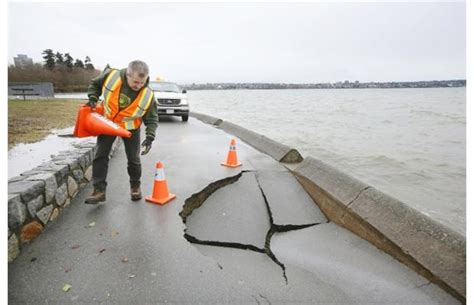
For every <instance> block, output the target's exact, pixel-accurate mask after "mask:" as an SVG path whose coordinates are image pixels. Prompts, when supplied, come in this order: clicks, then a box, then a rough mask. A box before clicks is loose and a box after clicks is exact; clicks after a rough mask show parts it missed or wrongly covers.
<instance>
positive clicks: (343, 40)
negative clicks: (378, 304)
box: [8, 2, 466, 83]
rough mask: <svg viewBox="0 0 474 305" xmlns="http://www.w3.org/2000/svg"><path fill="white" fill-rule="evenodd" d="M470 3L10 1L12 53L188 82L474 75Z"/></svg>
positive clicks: (11, 61)
mask: <svg viewBox="0 0 474 305" xmlns="http://www.w3.org/2000/svg"><path fill="white" fill-rule="evenodd" d="M465 10H466V4H465V3H464V2H444V3H443V2H441V3H439V2H438V3H426V2H425V3H300V4H291V3H234V4H225V3H176V4H174V3H140V4H131V3H123V2H122V3H97V4H96V3H91V2H88V3H24V2H16V3H12V2H10V3H9V4H8V62H9V63H13V57H14V56H16V55H17V54H27V55H28V56H30V57H32V58H33V60H34V61H35V62H42V61H43V59H42V55H41V53H42V51H43V50H45V49H48V48H49V49H52V50H53V51H55V52H61V53H70V54H71V56H72V57H73V58H79V59H82V60H84V58H85V57H86V56H89V57H90V58H91V59H92V63H93V64H94V65H95V66H96V67H97V68H100V69H101V68H103V67H104V66H105V65H106V64H107V63H108V64H110V65H111V66H112V67H116V68H122V67H126V65H127V64H128V62H129V61H130V60H133V59H142V60H144V61H146V62H147V63H148V64H149V66H150V69H151V73H150V74H151V76H152V77H154V76H157V75H161V76H163V77H164V78H165V79H167V80H172V81H176V82H179V83H192V82H196V83H202V82H297V83H305V82H336V81H344V80H350V81H355V80H359V81H417V80H434V79H465V78H466V18H465V14H466V11H465Z"/></svg>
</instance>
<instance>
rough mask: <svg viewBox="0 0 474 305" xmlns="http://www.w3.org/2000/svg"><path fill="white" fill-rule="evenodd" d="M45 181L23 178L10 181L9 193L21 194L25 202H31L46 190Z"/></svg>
mask: <svg viewBox="0 0 474 305" xmlns="http://www.w3.org/2000/svg"><path fill="white" fill-rule="evenodd" d="M44 185H45V183H44V181H31V180H22V181H16V182H9V183H8V194H20V195H21V199H22V200H23V202H29V201H31V200H32V199H35V198H36V197H38V196H39V195H42V194H43V192H44Z"/></svg>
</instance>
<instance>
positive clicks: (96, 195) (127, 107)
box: [85, 60, 158, 204]
mask: <svg viewBox="0 0 474 305" xmlns="http://www.w3.org/2000/svg"><path fill="white" fill-rule="evenodd" d="M148 74H149V71H148V65H147V64H146V63H145V62H143V61H140V60H135V61H132V62H130V64H129V65H128V68H127V69H122V70H117V69H106V70H105V71H104V72H103V73H102V74H101V75H99V76H98V77H97V78H94V79H92V81H91V83H90V85H89V89H88V97H89V102H88V103H87V104H86V105H88V106H90V107H92V108H95V106H96V104H97V102H98V100H99V96H101V95H102V94H103V95H104V102H103V104H104V115H105V117H107V118H108V119H110V120H112V121H114V122H115V123H117V124H118V125H120V126H121V127H123V128H125V129H127V130H129V131H130V132H131V133H132V136H131V137H130V138H122V139H123V143H124V146H125V153H126V155H127V160H128V167H127V170H128V175H129V177H130V195H131V199H132V200H134V201H136V200H140V199H141V198H142V193H141V190H140V178H141V174H142V166H141V162H140V126H141V124H142V122H143V123H144V124H145V126H146V129H145V135H146V138H145V140H144V141H143V143H142V146H143V147H144V150H143V152H142V155H144V154H147V153H148V152H149V151H150V149H151V145H152V143H153V140H154V139H155V131H156V128H157V126H158V112H157V109H156V104H155V97H154V95H153V91H152V90H150V89H149V88H148V86H147V85H148V82H149V77H148ZM115 137H116V136H109V135H99V136H98V137H97V144H96V148H97V150H96V153H95V156H94V160H93V163H92V181H93V185H94V191H93V193H92V195H91V196H89V197H88V198H87V199H86V201H85V203H88V204H97V203H99V202H102V201H105V198H106V196H105V194H106V188H107V182H106V178H107V169H108V165H109V154H110V150H111V148H112V144H113V142H114V140H115Z"/></svg>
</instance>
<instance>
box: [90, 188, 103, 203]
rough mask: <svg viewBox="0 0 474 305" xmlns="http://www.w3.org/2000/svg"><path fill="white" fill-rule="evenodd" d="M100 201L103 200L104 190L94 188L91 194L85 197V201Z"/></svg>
mask: <svg viewBox="0 0 474 305" xmlns="http://www.w3.org/2000/svg"><path fill="white" fill-rule="evenodd" d="M102 201H105V191H100V190H94V192H92V194H91V195H90V196H89V197H87V198H86V201H85V203H87V204H97V203H99V202H102Z"/></svg>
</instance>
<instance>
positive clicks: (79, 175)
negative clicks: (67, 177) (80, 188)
mask: <svg viewBox="0 0 474 305" xmlns="http://www.w3.org/2000/svg"><path fill="white" fill-rule="evenodd" d="M72 175H73V176H74V179H75V180H76V181H77V182H81V181H82V179H84V173H83V172H82V170H80V169H75V170H73V171H72Z"/></svg>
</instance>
